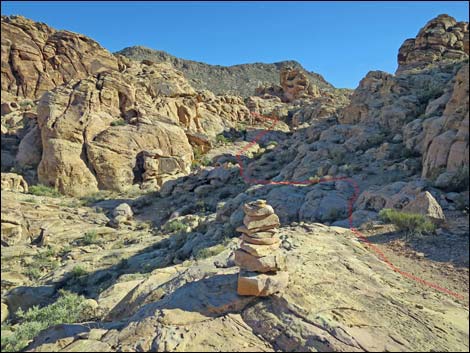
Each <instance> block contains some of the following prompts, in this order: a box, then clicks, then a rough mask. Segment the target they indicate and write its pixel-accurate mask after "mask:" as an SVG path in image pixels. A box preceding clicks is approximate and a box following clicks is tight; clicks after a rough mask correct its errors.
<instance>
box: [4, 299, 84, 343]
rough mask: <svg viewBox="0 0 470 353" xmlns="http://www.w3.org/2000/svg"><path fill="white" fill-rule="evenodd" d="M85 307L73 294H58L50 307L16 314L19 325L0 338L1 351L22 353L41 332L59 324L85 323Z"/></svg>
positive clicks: (82, 301) (35, 308)
mask: <svg viewBox="0 0 470 353" xmlns="http://www.w3.org/2000/svg"><path fill="white" fill-rule="evenodd" d="M86 309H87V305H86V302H85V298H84V297H82V296H78V295H77V294H74V293H69V292H65V291H61V292H60V297H59V298H58V299H57V301H56V302H55V303H53V304H51V305H48V306H46V307H43V308H39V307H37V306H34V307H33V308H31V309H29V310H28V311H27V312H23V311H22V310H21V309H19V310H18V311H17V312H16V315H17V317H18V321H19V323H18V324H17V325H15V326H12V327H7V328H8V329H11V330H12V331H13V333H12V334H11V335H9V336H6V337H2V343H1V346H2V351H4V352H5V351H6V352H19V351H22V350H23V349H24V348H25V347H26V346H27V345H28V343H29V341H31V340H32V339H33V338H35V337H36V336H37V335H38V334H39V333H40V332H41V331H43V330H45V329H47V328H49V327H51V326H54V325H59V324H66V323H75V322H81V321H85V320H86V319H87V318H86V317H85V312H86Z"/></svg>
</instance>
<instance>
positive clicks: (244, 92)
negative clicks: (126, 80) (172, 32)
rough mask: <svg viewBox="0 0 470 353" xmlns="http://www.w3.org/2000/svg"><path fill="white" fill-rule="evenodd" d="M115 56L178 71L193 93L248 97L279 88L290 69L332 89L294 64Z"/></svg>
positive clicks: (131, 51) (155, 53) (135, 50)
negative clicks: (283, 74) (162, 64)
mask: <svg viewBox="0 0 470 353" xmlns="http://www.w3.org/2000/svg"><path fill="white" fill-rule="evenodd" d="M116 54H121V55H124V56H127V57H128V58H131V59H134V60H151V61H154V62H169V63H171V64H172V65H173V66H174V67H175V68H176V69H177V70H179V71H181V72H182V73H183V74H184V75H185V77H186V78H187V79H188V80H189V81H190V83H191V85H193V86H194V87H195V88H196V89H200V90H201V89H207V90H209V91H212V92H214V93H215V94H235V95H240V96H242V97H248V96H252V95H254V94H255V90H256V88H258V87H259V86H262V85H273V84H279V77H280V73H281V70H282V69H283V68H286V67H292V68H295V69H298V70H301V71H302V72H303V73H305V75H306V76H307V77H308V79H309V80H310V82H311V83H313V84H314V85H317V86H318V87H320V88H322V89H332V88H333V86H332V85H331V84H330V83H328V82H327V81H326V80H325V79H324V78H323V77H322V76H321V75H319V74H316V73H314V72H308V71H306V70H305V69H304V68H303V67H302V65H300V64H299V63H298V62H296V61H282V62H278V63H274V64H263V63H254V64H242V65H234V66H219V65H209V64H205V63H201V62H196V61H191V60H185V59H180V58H176V57H174V56H172V55H170V54H168V53H166V52H163V51H159V50H152V49H149V48H145V47H139V46H136V47H129V48H125V49H123V50H121V51H119V52H117V53H116Z"/></svg>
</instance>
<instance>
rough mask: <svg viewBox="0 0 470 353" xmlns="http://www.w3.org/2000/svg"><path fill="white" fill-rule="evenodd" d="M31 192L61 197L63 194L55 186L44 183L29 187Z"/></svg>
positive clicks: (38, 194) (32, 193)
mask: <svg viewBox="0 0 470 353" xmlns="http://www.w3.org/2000/svg"><path fill="white" fill-rule="evenodd" d="M29 193H30V194H31V195H36V196H48V197H61V196H62V194H61V193H60V192H59V191H57V190H56V189H54V188H53V187H50V186H46V185H43V184H38V185H32V186H30V187H29Z"/></svg>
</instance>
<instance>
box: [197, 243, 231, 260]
mask: <svg viewBox="0 0 470 353" xmlns="http://www.w3.org/2000/svg"><path fill="white" fill-rule="evenodd" d="M224 250H225V245H223V244H218V245H215V246H211V247H210V248H204V249H199V250H198V251H197V252H196V255H195V256H194V257H195V258H196V260H203V259H207V258H208V257H212V256H215V255H218V254H220V253H221V252H222V251H224Z"/></svg>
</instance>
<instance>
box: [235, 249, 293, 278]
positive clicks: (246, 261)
mask: <svg viewBox="0 0 470 353" xmlns="http://www.w3.org/2000/svg"><path fill="white" fill-rule="evenodd" d="M234 261H235V264H236V265H237V266H239V267H240V268H242V269H244V270H247V271H254V272H261V273H266V272H273V271H285V270H286V269H287V268H286V260H285V257H284V255H282V253H281V252H280V251H278V252H276V253H274V254H272V255H269V256H265V257H256V256H253V255H251V254H249V253H247V252H245V251H243V250H236V251H235V259H234Z"/></svg>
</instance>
